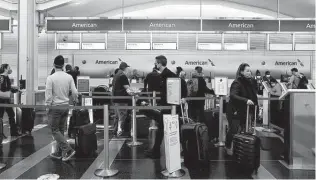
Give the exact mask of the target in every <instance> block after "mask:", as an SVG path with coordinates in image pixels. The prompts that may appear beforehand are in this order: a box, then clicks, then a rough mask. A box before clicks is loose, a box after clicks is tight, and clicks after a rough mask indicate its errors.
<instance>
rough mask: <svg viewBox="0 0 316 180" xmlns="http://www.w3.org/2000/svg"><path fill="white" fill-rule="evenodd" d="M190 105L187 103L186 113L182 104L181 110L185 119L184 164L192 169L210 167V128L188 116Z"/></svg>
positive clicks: (183, 135)
mask: <svg viewBox="0 0 316 180" xmlns="http://www.w3.org/2000/svg"><path fill="white" fill-rule="evenodd" d="M187 107H188V105H187V103H185V107H184V108H185V110H186V113H184V111H183V109H184V108H183V105H182V104H181V112H182V115H183V117H182V118H180V119H182V121H183V124H182V126H181V134H180V135H181V136H180V139H181V144H182V149H183V155H184V164H185V166H186V167H187V168H190V169H200V170H204V169H209V149H208V143H209V137H208V128H207V126H206V125H205V124H203V123H199V122H192V120H190V119H189V118H188V114H187V112H188V109H187Z"/></svg>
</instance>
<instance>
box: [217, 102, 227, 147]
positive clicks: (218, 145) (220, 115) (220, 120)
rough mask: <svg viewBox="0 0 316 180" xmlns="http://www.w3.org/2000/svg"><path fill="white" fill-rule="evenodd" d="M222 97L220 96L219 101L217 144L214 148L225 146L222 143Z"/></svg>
mask: <svg viewBox="0 0 316 180" xmlns="http://www.w3.org/2000/svg"><path fill="white" fill-rule="evenodd" d="M223 103H224V97H223V96H220V101H219V134H218V143H216V144H215V146H216V147H223V146H225V142H224V133H223V132H224V131H223V112H224V111H223V109H224V104H223Z"/></svg>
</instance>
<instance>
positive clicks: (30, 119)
mask: <svg viewBox="0 0 316 180" xmlns="http://www.w3.org/2000/svg"><path fill="white" fill-rule="evenodd" d="M15 116H16V123H17V126H18V127H19V128H20V130H21V132H22V133H26V132H32V130H33V128H34V121H35V110H34V109H33V108H22V109H21V108H19V107H17V108H16V115H15Z"/></svg>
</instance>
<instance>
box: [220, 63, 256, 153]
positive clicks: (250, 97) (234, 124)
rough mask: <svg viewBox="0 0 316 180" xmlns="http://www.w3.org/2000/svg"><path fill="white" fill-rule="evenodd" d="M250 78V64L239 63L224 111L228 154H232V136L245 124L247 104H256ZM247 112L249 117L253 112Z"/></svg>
mask: <svg viewBox="0 0 316 180" xmlns="http://www.w3.org/2000/svg"><path fill="white" fill-rule="evenodd" d="M251 79H252V76H251V70H250V66H249V65H248V64H246V63H243V64H241V65H240V66H239V68H238V70H237V75H236V79H235V80H234V82H233V83H232V85H231V87H230V100H229V103H228V108H227V112H226V113H227V119H228V123H229V131H228V133H227V136H226V151H227V154H228V155H232V149H233V146H232V139H233V136H234V135H235V134H237V133H238V132H239V131H240V130H241V129H242V128H244V127H245V125H246V117H247V116H246V115H247V105H258V98H257V94H256V90H255V89H256V87H255V85H254V84H253V83H252V80H251ZM249 109H251V108H249ZM252 112H253V110H252ZM249 114H250V118H251V116H252V115H251V114H253V113H249Z"/></svg>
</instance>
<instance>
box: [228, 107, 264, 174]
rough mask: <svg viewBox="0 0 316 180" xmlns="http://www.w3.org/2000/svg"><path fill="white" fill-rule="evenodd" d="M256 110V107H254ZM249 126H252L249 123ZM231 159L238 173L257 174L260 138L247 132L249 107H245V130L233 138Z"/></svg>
mask: <svg viewBox="0 0 316 180" xmlns="http://www.w3.org/2000/svg"><path fill="white" fill-rule="evenodd" d="M255 109H257V106H255ZM256 116H257V111H256V110H255V120H254V126H255V127H256ZM250 124H252V123H251V122H250ZM233 158H234V161H235V163H236V164H237V166H236V167H238V168H239V169H240V171H244V172H248V173H253V172H257V171H258V168H259V166H260V138H259V137H257V136H256V135H255V129H254V132H253V133H250V132H249V106H247V120H246V130H245V132H241V133H240V134H236V135H235V136H234V138H233Z"/></svg>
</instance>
